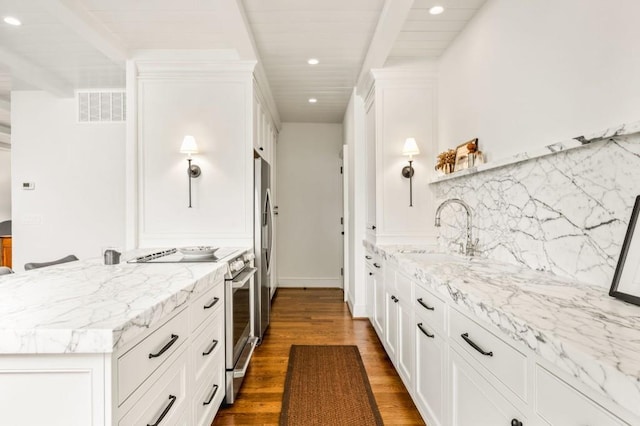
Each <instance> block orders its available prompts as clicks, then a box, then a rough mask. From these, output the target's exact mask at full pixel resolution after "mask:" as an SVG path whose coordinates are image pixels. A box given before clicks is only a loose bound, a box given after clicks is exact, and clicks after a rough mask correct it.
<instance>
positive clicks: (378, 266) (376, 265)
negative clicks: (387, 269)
mask: <svg viewBox="0 0 640 426" xmlns="http://www.w3.org/2000/svg"><path fill="white" fill-rule="evenodd" d="M373 266H375V267H376V268H378V269H380V268H381V266H380V265H378V264H377V263H374V264H373Z"/></svg>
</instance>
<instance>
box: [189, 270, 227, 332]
mask: <svg viewBox="0 0 640 426" xmlns="http://www.w3.org/2000/svg"><path fill="white" fill-rule="evenodd" d="M223 305H224V281H220V282H219V283H217V284H216V285H215V286H213V287H212V288H211V289H209V290H207V291H206V292H205V293H204V294H203V295H202V296H200V297H199V298H198V299H196V300H195V301H194V302H193V303H191V306H190V308H189V309H190V310H191V324H192V327H191V331H194V330H195V329H197V328H198V327H200V325H201V324H202V323H203V322H204V321H205V320H206V319H207V318H209V317H211V315H213V314H215V313H216V312H218V311H222V310H224V308H223V307H222V306H223Z"/></svg>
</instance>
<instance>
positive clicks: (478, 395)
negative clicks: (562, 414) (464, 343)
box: [448, 347, 560, 426]
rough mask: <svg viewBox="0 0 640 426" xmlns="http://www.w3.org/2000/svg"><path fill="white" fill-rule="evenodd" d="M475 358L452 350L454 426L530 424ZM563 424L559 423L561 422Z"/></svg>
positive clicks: (449, 396) (451, 400) (450, 412)
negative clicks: (473, 359) (491, 381)
mask: <svg viewBox="0 0 640 426" xmlns="http://www.w3.org/2000/svg"><path fill="white" fill-rule="evenodd" d="M474 364H475V362H474V361H472V360H470V361H467V360H465V359H464V358H463V357H462V356H461V355H460V354H458V352H457V351H456V349H454V348H453V347H452V348H451V350H450V357H449V374H450V375H451V377H450V380H451V382H450V392H449V395H448V399H449V407H450V409H449V418H450V424H451V425H452V426H511V425H518V426H520V425H521V424H522V425H527V420H526V418H525V417H524V416H523V415H522V413H520V412H518V410H517V409H516V408H515V407H514V406H513V405H512V404H510V403H509V401H508V400H507V399H505V398H504V396H502V395H501V394H500V392H498V391H497V390H496V389H495V388H494V387H493V386H492V385H491V384H490V382H489V381H487V379H486V378H485V377H484V376H482V375H481V374H480V373H479V371H480V369H481V367H480V366H479V365H477V364H476V365H474ZM558 426H560V425H558Z"/></svg>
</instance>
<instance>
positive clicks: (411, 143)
mask: <svg viewBox="0 0 640 426" xmlns="http://www.w3.org/2000/svg"><path fill="white" fill-rule="evenodd" d="M418 154H420V149H418V144H417V143H416V140H415V139H414V138H407V140H406V141H404V148H402V155H408V156H409V158H411V156H412V155H418Z"/></svg>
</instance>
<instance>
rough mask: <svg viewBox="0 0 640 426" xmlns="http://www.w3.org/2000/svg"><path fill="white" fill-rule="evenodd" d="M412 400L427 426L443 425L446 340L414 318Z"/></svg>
mask: <svg viewBox="0 0 640 426" xmlns="http://www.w3.org/2000/svg"><path fill="white" fill-rule="evenodd" d="M414 330H415V342H416V375H415V398H414V401H415V402H416V405H417V406H418V409H419V410H420V412H421V413H422V415H423V416H424V417H425V418H426V420H427V423H428V424H429V425H430V426H440V425H442V424H444V422H443V414H444V407H445V395H446V394H445V387H444V384H445V371H446V370H445V363H444V360H445V350H446V345H447V343H446V341H445V340H444V339H443V338H442V336H441V335H440V334H438V333H436V332H434V330H433V328H431V327H429V326H428V325H427V324H426V323H424V322H422V320H421V319H419V318H418V317H417V316H416V321H415V328H414Z"/></svg>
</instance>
